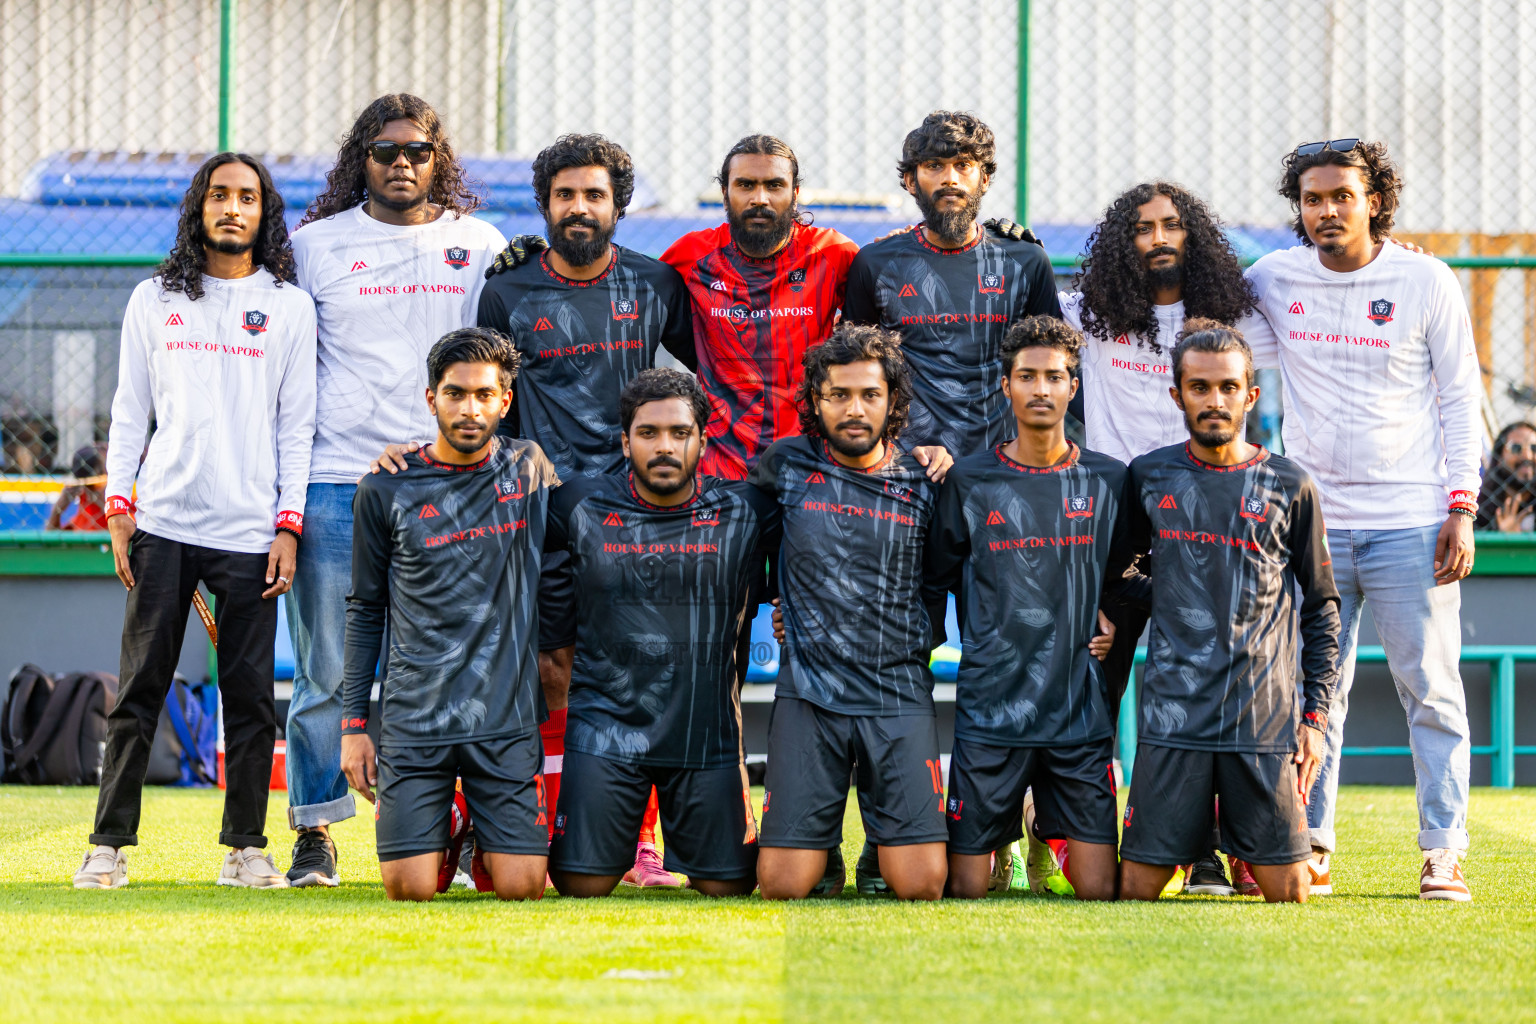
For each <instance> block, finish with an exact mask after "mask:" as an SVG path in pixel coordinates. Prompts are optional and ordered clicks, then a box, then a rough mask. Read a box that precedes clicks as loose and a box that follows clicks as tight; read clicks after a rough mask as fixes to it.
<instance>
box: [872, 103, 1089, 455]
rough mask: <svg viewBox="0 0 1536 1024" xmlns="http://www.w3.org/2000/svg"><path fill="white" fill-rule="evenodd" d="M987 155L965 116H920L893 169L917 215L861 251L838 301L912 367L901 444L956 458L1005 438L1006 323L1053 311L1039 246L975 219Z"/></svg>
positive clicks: (992, 165)
mask: <svg viewBox="0 0 1536 1024" xmlns="http://www.w3.org/2000/svg"><path fill="white" fill-rule="evenodd" d="M996 154H997V145H996V141H995V140H994V138H993V135H992V130H991V129H990V128H988V127H987V126H986V125H985V124H983V123H982V122H981V121H980V120H978V119H977V118H976V117H975V116H973V115H971V114H966V113H958V112H955V111H948V110H938V111H934V112H933V113H931V114H929V115H928V116H927V117H926V118H924V119H923V123H922V125H920V126H919V127H917V128H915V129H913V130H912V132H911V133H909V134H908V135H907V138H906V141H905V142H904V143H903V144H902V152H901V162H900V163H899V164H898V165H897V170H898V171H899V172H900V175H901V184H902V187H903V188H904V189H906V190H907V191H908V192H910V193H912V195H913V197H914V198H915V199H916V200H917V205H918V208H919V209H920V210H922V213H923V218H924V219H923V222H922V223H921V224H918V225H917V226H916V227H914V228H912V229H910V230H908V231H902V232H898V233H897V234H895V235H893V236H889V237H887V238H884V239H881V240H880V241H877V242H873V243H871V244H870V245H867V246H865V247H864V248H863V249H862V250H861V251H860V252H859V255H858V257H857V258H856V259H855V260H854V261H853V267H852V269H850V271H849V277H848V292H847V298H846V300H845V301H844V303H843V316H844V318H845V319H847V320H849V321H851V322H853V323H866V324H878V325H880V326H883V327H885V328H887V329H889V330H894V331H898V332H900V334H901V339H902V352H903V353H904V355H905V357H906V360H907V363H908V365H909V366H910V367H911V369H912V387H913V400H912V416H911V422H910V423H909V424H908V425H907V429H906V439H907V442H908V443H910V444H919V445H930V444H931V445H942V446H943V447H944V448H946V449H947V450H948V451H949V452H951V453H952V454H954V455H956V456H964V455H969V454H971V453H973V452H977V451H981V450H983V449H987V448H991V447H994V446H996V445H997V444H1000V443H1001V442H1002V441H1004V440H1005V439H1006V438H1005V432H1006V431H1007V430H1008V429H1009V426H1010V418H1009V415H1008V403H1007V402H1006V400H1005V399H1004V398H1003V395H1002V393H1001V392H1000V391H999V390H998V385H997V382H998V381H999V380H1001V379H1002V377H1003V371H1002V339H1003V335H1004V334H1006V333H1007V331H1008V325H1009V324H1011V323H1012V322H1014V321H1015V320H1017V319H1018V318H1019V317H1022V316H1032V315H1047V316H1055V317H1059V316H1060V315H1061V309H1060V306H1059V305H1058V303H1057V298H1056V285H1055V278H1054V276H1053V274H1052V271H1051V264H1050V260H1049V259H1047V258H1046V255H1045V250H1044V249H1042V248H1041V247H1040V246H1038V245H1035V244H1033V243H1031V242H1030V241H1028V240H1025V239H1024V238H1022V237H1020V238H1012V237H999V236H998V235H996V234H993V233H991V232H989V231H987V230H986V228H985V227H984V226H983V225H982V224H980V223H978V222H977V219H976V217H977V213H978V212H979V211H980V209H981V200H982V197H983V196H985V195H986V192H987V187H988V186H989V185H990V184H991V182H992V176H993V175H994V174H995V173H996V172H997V159H996Z"/></svg>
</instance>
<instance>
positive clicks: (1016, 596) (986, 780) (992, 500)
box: [928, 316, 1146, 900]
mask: <svg viewBox="0 0 1536 1024" xmlns="http://www.w3.org/2000/svg"><path fill="white" fill-rule="evenodd" d="M1081 345H1082V336H1081V335H1080V334H1078V333H1077V331H1075V330H1073V329H1072V328H1071V327H1069V326H1067V324H1065V323H1063V322H1062V321H1060V320H1057V319H1054V318H1052V317H1046V316H1032V317H1026V318H1025V319H1023V320H1020V321H1018V322H1017V323H1015V324H1014V325H1013V326H1012V327H1011V328H1009V330H1008V334H1007V336H1006V337H1005V338H1004V340H1003V349H1002V355H1003V368H1004V374H1005V376H1004V377H1003V381H1002V389H1003V394H1004V395H1005V396H1006V397H1007V399H1008V401H1009V402H1010V403H1011V404H1012V407H1013V418H1014V421H1015V426H1016V428H1017V435H1016V436H1015V437H1014V439H1013V440H1012V441H1008V442H1007V443H1005V444H1001V445H998V446H997V447H995V448H992V449H990V450H987V451H983V452H979V453H977V454H975V455H970V456H967V457H966V458H963V459H960V460H959V461H958V462H956V463H955V466H954V468H953V469H951V470H950V471H949V475H948V476H947V477H946V478H945V480H944V487H943V490H942V491H941V492H940V494H939V506H938V512H937V515H936V521H935V525H934V528H933V530H932V531H931V532H930V533H929V534H928V571H929V572H930V573H932V574H934V576H935V577H936V578H937V579H938V580H939V581H941V582H942V583H943V584H944V585H945V587H946V588H949V589H953V590H955V591H956V594H957V596H958V598H959V611H960V630H961V633H962V634H963V635H964V637H965V654H964V656H963V657H962V658H961V659H960V669H959V675H958V676H957V678H956V680H955V747H954V753H953V755H952V756H951V759H950V762H949V796H948V801H947V804H946V811H947V815H948V818H949V885H948V887H947V889H946V892H947V894H948V895H950V896H961V897H965V898H968V899H979V898H981V897H983V896H985V895H986V894H987V884H988V882H989V880H990V877H991V868H990V865H989V856H990V854H991V853H992V851H994V850H999V849H1006V848H1007V847H1008V846H1009V844H1011V843H1013V842H1015V841H1017V840H1018V839H1019V838H1020V837H1021V836H1023V835H1024V827H1023V824H1024V823H1023V818H1024V815H1023V807H1024V794H1025V791H1026V790H1027V789H1029V788H1030V787H1031V786H1033V787H1034V802H1035V834H1036V836H1037V837H1038V838H1042V839H1065V840H1066V841H1067V845H1068V850H1069V853H1070V858H1071V864H1072V884H1073V886H1074V888H1075V890H1076V893H1077V897H1078V899H1095V900H1112V899H1114V898H1115V883H1116V872H1117V870H1118V861H1117V859H1116V856H1115V843H1116V841H1117V839H1118V838H1119V835H1118V833H1117V831H1116V828H1115V815H1116V811H1117V808H1116V804H1115V780H1114V770H1113V767H1112V765H1111V762H1112V761H1113V758H1114V751H1113V748H1112V745H1111V737H1112V735H1113V732H1114V730H1113V725H1112V723H1113V716H1112V714H1111V712H1110V709H1109V704H1108V698H1107V696H1106V689H1107V687H1106V684H1105V680H1104V672H1103V669H1102V668H1101V667H1100V664H1099V662H1100V661H1102V660H1103V659H1104V657H1105V655H1106V654H1108V653H1109V648H1110V645H1111V643H1112V642H1113V640H1114V632H1113V630H1112V628H1111V627H1110V624H1109V620H1108V619H1107V618H1106V617H1105V616H1104V613H1103V612H1101V611H1099V601H1100V597H1101V592H1103V591H1114V592H1116V593H1118V592H1122V591H1125V592H1129V591H1131V590H1132V589H1137V588H1139V589H1140V590H1141V591H1142V594H1141V595H1140V596H1141V599H1142V600H1145V593H1144V591H1145V586H1146V581H1145V578H1143V577H1139V576H1138V577H1137V578H1136V580H1134V581H1131V580H1127V579H1126V578H1125V576H1124V573H1125V570H1126V568H1127V567H1128V566H1129V565H1130V563H1131V548H1130V536H1129V531H1128V519H1127V512H1126V508H1125V507H1124V505H1123V503H1122V502H1123V495H1124V492H1125V482H1126V469H1125V465H1124V464H1123V463H1120V462H1116V461H1115V460H1114V459H1111V458H1109V457H1108V456H1106V455H1100V454H1098V453H1097V452H1089V451H1082V450H1080V449H1079V448H1078V447H1077V445H1075V444H1073V443H1072V442H1071V441H1070V440H1068V439H1067V436H1066V432H1065V430H1064V428H1063V425H1062V421H1063V417H1065V416H1066V413H1067V403H1068V402H1069V401H1071V399H1072V396H1073V395H1074V394H1076V392H1077V378H1076V371H1077V361H1078V352H1079V348H1080V347H1081ZM1100 629H1102V630H1103V631H1104V632H1103V633H1100V632H1099V630H1100Z"/></svg>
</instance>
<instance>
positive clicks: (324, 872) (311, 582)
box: [285, 93, 506, 887]
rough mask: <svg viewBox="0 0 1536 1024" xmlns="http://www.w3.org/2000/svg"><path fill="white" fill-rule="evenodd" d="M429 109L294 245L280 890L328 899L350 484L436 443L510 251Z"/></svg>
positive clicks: (342, 186)
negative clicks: (304, 459)
mask: <svg viewBox="0 0 1536 1024" xmlns="http://www.w3.org/2000/svg"><path fill="white" fill-rule="evenodd" d="M479 202H480V200H479V198H478V197H477V196H476V195H475V194H474V192H473V191H472V190H471V189H470V186H469V183H468V181H467V180H466V177H465V173H464V169H463V167H462V166H461V165H460V164H459V161H458V158H457V157H456V156H455V155H454V150H453V146H452V145H451V144H450V142H449V140H448V136H447V133H446V131H445V130H444V128H443V125H442V122H441V120H440V119H439V118H438V116H437V114H436V112H435V111H433V109H432V108H431V106H429V105H428V104H427V103H426V102H425V101H424V100H422V99H420V98H418V97H416V96H410V95H407V94H404V93H395V94H390V95H386V96H381V97H379V98H378V99H376V100H374V101H373V102H372V103H370V104H369V105H368V106H367V107H366V108H364V110H363V112H362V113H361V114H359V115H358V118H357V120H356V121H355V122H354V123H353V125H352V128H351V130H350V131H348V132H347V134H346V136H345V137H344V138H343V141H342V145H341V150H340V152H339V153H338V154H337V158H336V166H335V167H333V168H332V169H331V171H330V173H329V174H328V175H327V177H326V188H325V191H324V192H323V193H321V194H320V195H319V196H318V197H316V199H315V201H314V203H313V204H311V206H310V208H309V210H308V212H307V213H305V215H304V221H303V223H302V224H301V225H300V226H299V228H298V229H297V230H296V231H295V232H294V233H293V257H294V267H295V270H296V273H297V276H298V284H299V286H300V287H301V288H303V289H304V290H305V291H308V292H309V293H310V294H311V295H313V296H314V299H315V309H316V315H317V317H318V322H319V342H318V369H317V379H318V398H317V404H316V415H315V438H314V455H313V458H312V459H311V462H310V471H309V490H308V495H307V497H306V502H305V511H306V520H307V522H306V526H307V529H306V531H305V543H304V545H303V546H302V547H301V548H300V549H299V562H298V572H297V575H296V576H295V586H294V589H293V592H292V594H291V595H290V597H289V599H288V600H289V605H288V626H289V630H290V632H291V634H292V639H293V649H294V655H295V658H294V676H293V700H292V703H290V704H289V706H288V724H287V731H286V734H285V735H286V737H287V741H288V797H289V801H290V804H289V809H288V819H289V824H290V825H292V826H293V828H294V829H295V830H297V832H298V838H297V840H296V842H295V843H294V847H293V866H292V867H291V868H290V869H289V872H288V879H289V881H290V882H291V883H292V884H293V885H295V886H300V887H302V886H310V885H327V886H330V885H336V884H338V883H339V881H340V875H339V873H338V872H337V868H336V847H335V844H334V843H333V842H332V841H331V838H330V833H329V825H330V824H331V823H332V822H336V821H341V820H343V819H345V818H350V817H352V815H353V814H355V813H356V807H355V805H354V803H353V800H352V797H351V795H350V794H348V792H347V781H346V779H345V778H343V777H342V774H341V734H340V732H339V731H338V728H337V723H338V722H339V721H340V720H341V676H342V671H343V664H344V654H343V650H342V637H343V635H344V633H345V614H346V597H347V579H348V574H349V569H350V566H351V560H352V507H353V497H354V495H355V493H356V488H357V479H358V477H360V476H362V475H363V474H364V473H366V472H367V469H368V464H369V460H370V459H372V458H373V456H374V455H375V453H377V452H379V451H380V450H381V449H383V448H384V446H385V445H386V444H388V443H389V442H391V441H397V440H399V439H400V438H411V437H416V438H423V437H431V436H433V433H434V432H435V430H436V425H435V424H434V422H433V420H432V417H431V416H430V415H429V413H428V410H427V408H426V407H425V406H424V405H423V403H422V402H421V400H420V396H421V394H422V392H423V391H424V390H425V389H426V385H427V378H426V370H425V364H426V354H427V350H428V349H429V348H431V346H432V341H433V339H435V338H440V337H442V336H443V335H444V334H447V333H448V332H449V331H452V330H455V329H457V328H460V327H465V326H468V325H471V324H473V323H474V322H475V311H476V308H477V305H478V303H479V299H480V287H481V285H482V284H483V283H484V280H483V278H482V276H481V271H482V270H483V269H484V268H485V267H486V266H488V265H489V264H490V262H491V260H492V259H493V258H494V257H495V255H496V253H497V251H498V250H500V249H501V248H502V246H504V245H505V244H506V239H505V238H503V237H502V235H501V232H499V231H497V230H496V229H495V228H494V227H492V226H491V225H490V224H488V223H486V222H485V221H483V220H480V219H478V218H476V217H473V216H470V214H471V213H472V211H474V210H475V209H476V207H477V206H478V205H479Z"/></svg>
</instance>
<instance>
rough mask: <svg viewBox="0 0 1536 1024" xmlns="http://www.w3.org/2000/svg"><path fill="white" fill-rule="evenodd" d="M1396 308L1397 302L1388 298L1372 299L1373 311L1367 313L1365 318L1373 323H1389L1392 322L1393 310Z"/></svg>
mask: <svg viewBox="0 0 1536 1024" xmlns="http://www.w3.org/2000/svg"><path fill="white" fill-rule="evenodd" d="M1396 308H1397V304H1396V303H1393V302H1388V301H1387V300H1386V299H1372V300H1371V311H1370V312H1369V313H1367V314H1365V318H1366V319H1367V320H1369V321H1371V322H1372V323H1377V324H1389V323H1391V322H1392V311H1393V310H1394V309H1396Z"/></svg>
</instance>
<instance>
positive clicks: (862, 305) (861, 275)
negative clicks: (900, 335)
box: [843, 256, 880, 325]
mask: <svg viewBox="0 0 1536 1024" xmlns="http://www.w3.org/2000/svg"><path fill="white" fill-rule="evenodd" d="M870 262H871V261H870V260H868V259H861V258H860V257H858V256H855V257H854V258H853V264H852V265H851V266H850V267H849V268H848V290H847V291H846V292H845V293H844V294H843V319H844V320H846V321H848V322H849V323H853V324H876V325H878V324H879V323H880V307H879V305H878V304H877V302H876V301H875V273H874V271H873V270H872V269H870Z"/></svg>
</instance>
